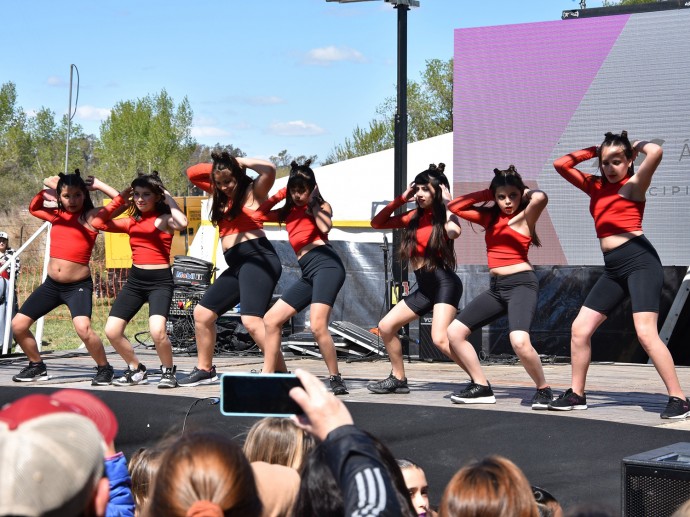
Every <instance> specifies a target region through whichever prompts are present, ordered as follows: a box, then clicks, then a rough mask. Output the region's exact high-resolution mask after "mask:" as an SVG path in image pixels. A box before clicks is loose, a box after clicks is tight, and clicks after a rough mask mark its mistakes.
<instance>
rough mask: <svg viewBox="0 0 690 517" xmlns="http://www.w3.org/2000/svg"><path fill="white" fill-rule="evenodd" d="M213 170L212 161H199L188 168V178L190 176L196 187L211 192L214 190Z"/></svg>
mask: <svg viewBox="0 0 690 517" xmlns="http://www.w3.org/2000/svg"><path fill="white" fill-rule="evenodd" d="M212 170H213V164H212V163H197V164H196V165H192V166H191V167H189V168H188V169H187V178H189V181H191V182H192V184H194V186H195V187H198V188H200V189H201V190H203V191H204V192H208V193H209V194H210V193H211V192H213V186H212V185H211V171H212Z"/></svg>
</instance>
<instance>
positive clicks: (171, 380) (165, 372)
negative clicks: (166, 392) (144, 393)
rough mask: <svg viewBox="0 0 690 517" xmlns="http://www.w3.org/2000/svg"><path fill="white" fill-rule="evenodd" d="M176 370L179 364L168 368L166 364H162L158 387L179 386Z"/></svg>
mask: <svg viewBox="0 0 690 517" xmlns="http://www.w3.org/2000/svg"><path fill="white" fill-rule="evenodd" d="M176 371H177V366H173V367H172V368H166V367H165V366H163V365H161V380H160V381H159V382H158V388H159V389H168V388H177V378H176V377H175V372H176Z"/></svg>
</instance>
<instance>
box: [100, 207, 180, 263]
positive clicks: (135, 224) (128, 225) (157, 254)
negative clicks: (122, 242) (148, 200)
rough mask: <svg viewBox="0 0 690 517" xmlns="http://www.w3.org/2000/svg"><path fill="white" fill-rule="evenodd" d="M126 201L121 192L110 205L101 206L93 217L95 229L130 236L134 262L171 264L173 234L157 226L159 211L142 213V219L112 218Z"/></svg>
mask: <svg viewBox="0 0 690 517" xmlns="http://www.w3.org/2000/svg"><path fill="white" fill-rule="evenodd" d="M126 203H127V200H126V199H124V198H123V197H122V196H121V195H118V196H116V197H115V199H113V200H112V201H111V202H110V203H109V204H108V205H106V206H104V207H103V208H101V209H100V210H99V211H98V213H97V214H96V216H95V217H94V219H93V221H92V224H93V226H94V228H98V229H99V230H105V231H109V232H113V233H126V234H128V235H129V246H130V247H131V248H132V264H136V265H159V264H170V247H171V245H172V240H173V236H172V234H170V233H168V232H164V231H161V230H159V229H158V228H156V224H155V223H156V218H157V217H158V216H159V215H160V214H159V213H158V212H150V213H146V214H142V216H141V218H140V219H139V220H136V219H135V218H134V217H131V216H130V217H126V218H122V219H112V220H111V219H110V218H111V217H112V215H113V212H115V211H116V210H117V209H118V208H120V207H121V206H123V205H124V204H126Z"/></svg>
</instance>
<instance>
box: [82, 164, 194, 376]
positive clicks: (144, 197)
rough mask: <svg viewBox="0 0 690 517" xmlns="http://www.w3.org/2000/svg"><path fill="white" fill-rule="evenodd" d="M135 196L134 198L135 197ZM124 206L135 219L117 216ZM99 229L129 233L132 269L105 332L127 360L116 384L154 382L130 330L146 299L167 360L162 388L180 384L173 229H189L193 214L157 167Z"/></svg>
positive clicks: (109, 210) (115, 203)
mask: <svg viewBox="0 0 690 517" xmlns="http://www.w3.org/2000/svg"><path fill="white" fill-rule="evenodd" d="M130 196H131V198H132V199H131V201H130ZM121 207H127V212H126V213H127V215H129V217H126V218H122V219H112V216H113V214H114V213H116V212H117V211H119V209H120V208H121ZM92 224H93V226H94V228H97V229H99V230H107V231H109V232H114V233H126V234H127V235H129V245H130V247H131V248H132V267H131V268H130V270H129V275H128V276H127V282H126V283H125V285H124V287H123V288H122V290H121V291H120V293H119V294H118V295H117V298H116V299H115V302H114V303H113V306H112V307H111V308H110V314H109V315H108V321H107V322H106V324H105V335H106V337H107V338H108V341H110V344H111V345H113V348H114V349H115V350H116V351H117V353H118V354H120V357H122V359H124V361H125V363H126V364H127V369H126V370H125V371H124V373H123V375H122V377H120V378H118V379H115V380H114V381H113V384H115V385H116V386H134V385H135V384H145V383H146V382H148V372H147V371H146V366H144V365H143V364H142V363H140V362H139V358H138V357H137V354H136V353H135V352H134V348H133V347H132V343H130V341H129V339H127V336H125V328H126V327H127V324H128V323H129V322H130V320H131V319H132V318H133V317H134V316H135V315H136V314H137V312H139V310H140V309H141V308H142V307H143V305H144V303H146V302H148V304H149V331H150V333H151V339H153V343H154V345H155V347H156V352H157V353H158V357H159V358H160V360H161V380H160V382H159V383H158V387H159V388H175V387H177V380H176V379H175V370H176V367H175V366H174V365H173V353H172V344H171V343H170V338H169V337H168V333H167V328H166V323H167V321H168V313H169V312H170V302H171V301H172V296H173V279H172V273H171V271H170V246H171V245H172V240H173V233H174V232H175V231H180V230H184V229H185V228H186V227H187V217H185V215H184V214H183V213H182V211H181V210H180V207H179V206H178V205H177V203H176V202H175V200H174V199H173V198H172V196H171V195H170V193H169V192H168V191H167V190H166V189H165V187H164V186H163V182H162V181H161V179H160V176H159V175H158V172H157V171H153V173H152V174H143V175H140V176H139V177H138V178H136V179H134V181H132V183H131V185H130V186H129V187H128V188H126V189H125V190H123V191H122V192H121V193H120V194H118V195H117V196H116V197H115V198H114V199H113V200H112V202H111V203H110V204H108V205H107V206H105V207H103V208H101V209H100V210H99V211H98V213H97V214H96V217H94V219H93V222H92Z"/></svg>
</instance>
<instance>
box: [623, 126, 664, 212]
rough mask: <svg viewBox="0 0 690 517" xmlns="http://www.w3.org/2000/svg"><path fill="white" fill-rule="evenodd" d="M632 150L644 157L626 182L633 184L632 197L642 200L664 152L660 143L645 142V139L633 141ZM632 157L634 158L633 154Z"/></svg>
mask: <svg viewBox="0 0 690 517" xmlns="http://www.w3.org/2000/svg"><path fill="white" fill-rule="evenodd" d="M633 151H634V153H635V154H637V153H642V154H644V155H645V157H644V160H643V161H642V163H641V164H640V166H639V167H638V168H637V171H636V172H635V174H634V175H633V177H632V178H630V181H628V183H627V184H628V185H633V197H634V198H635V199H639V200H643V199H644V197H645V193H646V192H647V189H648V188H649V185H650V184H651V183H652V176H653V175H654V173H655V172H656V169H657V167H659V164H660V163H661V158H662V157H663V154H664V152H663V150H662V149H661V146H660V145H657V144H654V143H652V142H647V141H646V140H639V141H637V142H635V143H633ZM633 159H635V156H634V155H633Z"/></svg>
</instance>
